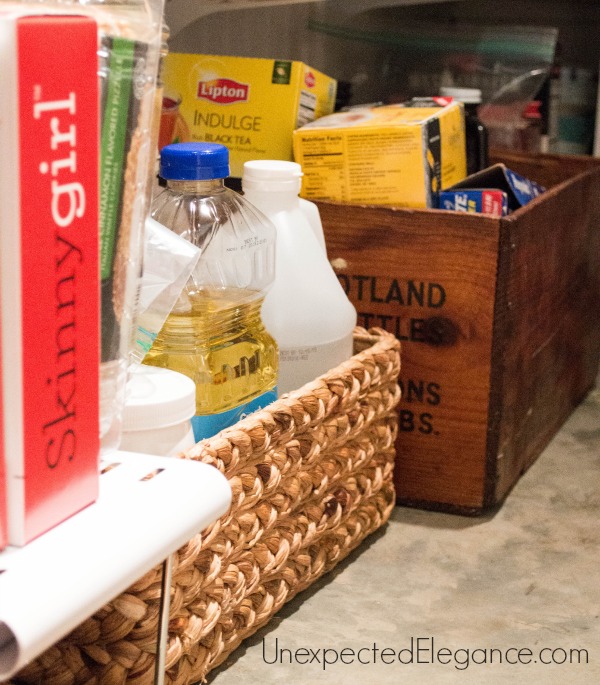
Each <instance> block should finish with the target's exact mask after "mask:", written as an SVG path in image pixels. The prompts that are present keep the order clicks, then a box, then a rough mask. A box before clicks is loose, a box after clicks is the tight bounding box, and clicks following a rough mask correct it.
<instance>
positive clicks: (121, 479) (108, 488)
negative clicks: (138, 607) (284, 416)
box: [0, 452, 231, 681]
mask: <svg viewBox="0 0 600 685" xmlns="http://www.w3.org/2000/svg"><path fill="white" fill-rule="evenodd" d="M109 464H116V466H115V467H114V468H112V469H110V470H108V471H106V472H105V473H103V474H102V475H101V477H100V496H99V499H98V501H97V502H96V503H94V504H92V505H90V506H89V507H87V508H86V509H84V510H83V511H81V512H80V513H78V514H76V515H75V516H72V517H71V518H70V519H68V520H67V521H65V522H64V523H62V524H61V525H59V526H57V527H56V528H54V529H53V530H51V531H49V532H48V533H46V534H44V535H42V536H41V537H39V538H38V539H36V540H34V541H33V542H31V543H29V544H28V545H26V546H25V547H22V548H15V547H9V548H7V549H6V550H5V551H4V552H2V553H0V681H2V680H5V679H8V678H10V677H11V676H12V675H13V674H14V673H16V672H17V671H18V670H20V669H21V668H22V667H23V666H25V665H26V664H27V663H28V662H30V661H31V660H32V659H34V658H35V657H36V656H38V655H39V654H40V653H42V652H43V651H44V650H45V649H47V648H48V647H50V646H51V645H52V644H54V643H55V642H56V641H57V640H59V639H60V638H62V637H63V636H64V635H66V634H67V633H69V632H70V631H71V630H73V629H74V628H75V627H77V626H78V625H79V624H80V623H81V622H82V621H84V620H85V619H86V618H88V617H89V616H91V615H92V614H93V613H94V612H95V611H97V610H98V609H100V608H101V607H102V606H103V605H104V604H106V603H107V602H109V601H110V600H111V599H113V598H114V597H116V596H117V595H118V594H120V593H121V592H123V591H124V590H126V589H127V588H128V587H129V586H130V585H131V584H132V583H134V582H135V581H137V580H138V579H139V578H141V577H142V576H143V575H144V573H146V572H147V571H149V570H150V569H152V568H153V567H154V566H156V565H157V564H160V563H161V562H162V561H164V560H165V559H166V558H167V557H168V556H169V555H170V554H171V553H173V552H174V551H175V550H177V549H178V548H179V547H181V546H182V545H184V544H185V543H186V542H187V541H188V540H190V539H191V538H192V537H193V536H194V535H196V534H197V533H199V532H200V531H201V530H202V529H203V528H205V527H206V526H207V525H209V524H210V523H212V522H213V521H215V520H217V519H218V518H219V517H220V516H222V515H223V514H224V513H225V512H226V511H227V509H228V507H229V505H230V502H231V489H230V486H229V483H228V482H227V480H226V478H225V477H224V476H223V475H222V474H221V473H220V472H219V471H217V469H215V468H213V467H211V466H208V465H207V464H202V463H199V462H193V461H187V460H183V459H170V458H165V457H154V456H150V455H146V454H134V453H127V452H117V453H115V455H114V458H111V459H109V460H107V461H105V462H104V463H103V465H102V466H103V467H104V469H106V467H107V465H109ZM154 471H158V473H157V474H156V475H154V477H152V478H150V479H149V480H144V477H145V476H147V475H148V474H152V473H153V472H154Z"/></svg>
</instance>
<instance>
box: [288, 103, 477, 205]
mask: <svg viewBox="0 0 600 685" xmlns="http://www.w3.org/2000/svg"><path fill="white" fill-rule="evenodd" d="M294 155H295V161H296V162H298V163H299V164H300V165H301V166H302V171H303V172H304V176H303V178H302V191H301V195H302V196H303V197H305V198H308V199H311V200H331V201H334V202H344V203H352V204H373V205H397V206H401V207H414V208H417V207H437V206H438V197H439V193H440V191H441V189H442V188H446V187H447V186H450V185H452V184H454V183H457V182H458V181H460V180H462V179H463V178H464V177H465V176H466V173H467V166H466V153H465V124H464V110H463V105H462V103H459V102H453V103H451V104H448V105H446V106H439V105H437V104H434V105H433V106H428V105H426V106H423V107H421V106H414V105H413V104H411V106H404V105H387V106H382V107H369V106H365V107H363V108H359V107H357V108H353V109H350V110H349V111H345V112H337V113H336V114H331V115H330V116H326V117H323V118H321V119H318V120H317V121H314V122H312V123H309V124H306V125H305V126H303V127H302V128H299V129H298V130H296V131H295V132H294Z"/></svg>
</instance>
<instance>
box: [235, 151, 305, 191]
mask: <svg viewBox="0 0 600 685" xmlns="http://www.w3.org/2000/svg"><path fill="white" fill-rule="evenodd" d="M301 185H302V167H301V166H300V165H299V164H297V163H296V162H283V161H281V160H278V159H256V160H253V161H251V162H244V173H243V176H242V189H243V190H255V191H262V192H277V191H279V192H282V191H283V192H294V193H296V194H297V193H299V192H300V186H301Z"/></svg>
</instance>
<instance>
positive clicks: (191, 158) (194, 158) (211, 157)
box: [159, 143, 229, 181]
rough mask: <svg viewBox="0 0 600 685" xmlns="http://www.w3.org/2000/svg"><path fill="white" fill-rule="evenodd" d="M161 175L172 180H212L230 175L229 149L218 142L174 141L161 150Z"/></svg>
mask: <svg viewBox="0 0 600 685" xmlns="http://www.w3.org/2000/svg"><path fill="white" fill-rule="evenodd" d="M159 173H160V175H161V177H162V178H164V179H165V180H172V181H210V180H212V179H217V178H227V176H229V150H228V149H227V148H226V147H225V146H224V145H219V144H217V143H173V144H172V145H166V146H165V147H163V149H162V150H161V151H160V172H159Z"/></svg>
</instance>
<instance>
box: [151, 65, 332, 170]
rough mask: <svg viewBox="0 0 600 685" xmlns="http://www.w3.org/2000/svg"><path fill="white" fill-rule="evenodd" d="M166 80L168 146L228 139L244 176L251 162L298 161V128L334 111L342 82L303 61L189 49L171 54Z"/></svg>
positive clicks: (233, 158) (165, 139)
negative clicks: (198, 52) (295, 136)
mask: <svg viewBox="0 0 600 685" xmlns="http://www.w3.org/2000/svg"><path fill="white" fill-rule="evenodd" d="M163 80H164V83H165V101H164V102H165V105H166V106H165V105H164V106H163V118H162V121H161V126H162V127H163V131H162V132H161V142H162V144H165V143H166V142H174V140H175V139H176V140H179V141H183V140H187V141H209V142H213V143H222V144H223V145H226V146H227V147H228V148H229V151H230V160H231V175H232V176H237V177H241V175H242V169H243V165H244V162H246V161H249V160H252V159H281V160H288V161H291V160H292V159H293V154H292V132H293V131H294V129H295V128H297V127H299V126H303V125H304V124H306V123H308V122H310V121H313V120H314V119H316V118H318V117H322V116H325V115H326V114H330V113H331V112H333V109H334V104H335V95H336V87H337V82H336V80H335V79H332V78H330V77H329V76H325V74H322V73H321V72H319V71H317V70H316V69H313V68H312V67H309V66H307V65H306V64H303V63H302V62H294V61H285V60H274V59H255V58H247V57H224V56H219V55H193V54H183V53H170V54H168V55H167V57H166V60H165V66H164V71H163ZM169 107H170V109H169ZM177 107H178V112H175V110H177ZM169 125H170V130H169V131H165V130H164V129H165V126H167V127H169Z"/></svg>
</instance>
